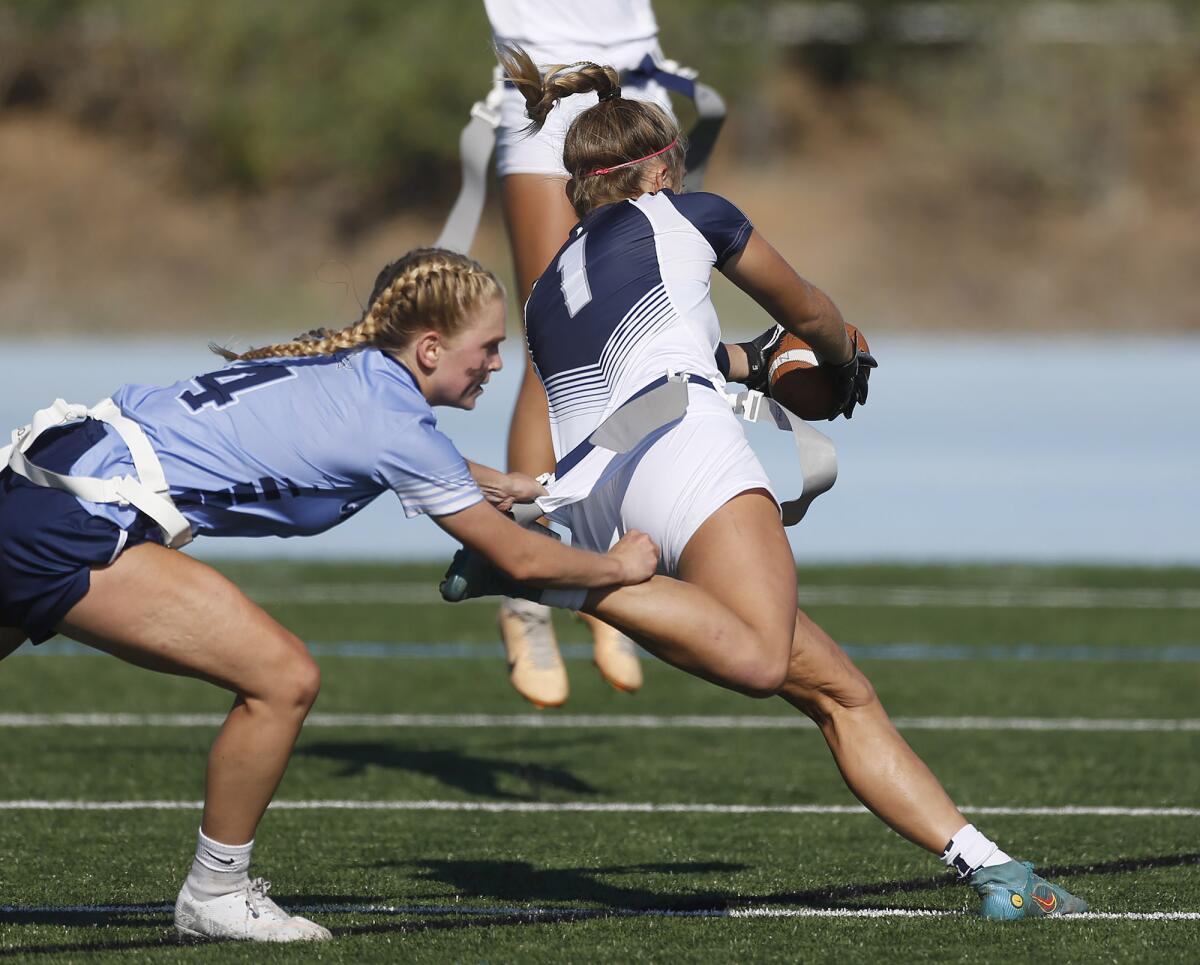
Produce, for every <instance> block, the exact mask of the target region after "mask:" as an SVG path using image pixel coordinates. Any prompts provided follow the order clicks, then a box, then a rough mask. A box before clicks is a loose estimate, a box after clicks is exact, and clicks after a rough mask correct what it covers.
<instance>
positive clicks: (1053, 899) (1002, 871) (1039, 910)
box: [967, 861, 1088, 921]
mask: <svg viewBox="0 0 1200 965" xmlns="http://www.w3.org/2000/svg"><path fill="white" fill-rule="evenodd" d="M967 880H968V881H969V882H970V883H971V887H972V888H974V889H975V890H976V891H977V892H978V893H979V897H981V898H982V899H983V907H982V908H981V909H980V914H982V915H983V917H984V918H989V919H991V920H992V921H1016V920H1018V919H1021V918H1051V917H1053V918H1057V917H1058V916H1059V915H1077V914H1079V913H1080V912H1083V911H1087V910H1088V906H1087V902H1086V901H1084V900H1083V899H1082V898H1076V897H1075V896H1074V895H1073V894H1071V893H1070V892H1069V891H1066V890H1065V889H1063V888H1060V887H1058V885H1052V884H1050V882H1048V881H1047V880H1046V879H1045V878H1043V877H1041V876H1040V875H1037V874H1034V871H1033V865H1032V864H1030V863H1029V862H1028V861H1006V862H1005V863H1004V864H998V865H996V866H995V867H992V868H980V869H979V870H978V871H976V872H975V873H974V874H972V875H971V877H970V878H968V879H967Z"/></svg>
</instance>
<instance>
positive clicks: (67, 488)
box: [0, 399, 192, 549]
mask: <svg viewBox="0 0 1200 965" xmlns="http://www.w3.org/2000/svg"><path fill="white" fill-rule="evenodd" d="M83 419H97V420H99V421H100V422H106V423H108V424H109V425H111V426H112V427H113V428H114V429H116V430H117V433H118V434H119V435H120V436H121V439H122V441H123V442H124V443H125V445H126V447H128V449H129V453H130V455H131V456H132V457H133V466H134V470H135V471H136V473H137V476H136V477H135V476H119V477H116V478H113V479H99V478H97V477H94V476H68V475H64V474H62V473H56V472H51V471H50V470H49V469H44V468H43V467H41V466H38V465H35V464H34V463H32V462H30V461H29V459H27V458H26V455H25V454H26V453H27V452H28V451H29V448H30V447H31V446H32V445H33V443H34V442H35V441H36V440H37V438H38V437H39V436H40V435H41V434H42V433H43V432H46V431H47V430H49V429H55V428H58V427H59V426H65V425H68V424H70V423H72V422H79V421H81V420H83ZM0 465H7V466H8V467H9V468H10V469H11V470H12V471H13V472H15V473H16V474H17V475H19V476H23V477H24V478H26V479H28V480H29V481H30V482H31V483H34V484H35V485H38V486H45V487H47V488H50V489H61V490H63V491H64V492H68V493H70V494H71V495H73V496H76V497H78V498H79V499H83V500H86V501H87V502H89V503H117V504H119V505H121V506H128V505H131V506H134V507H136V508H137V509H139V510H141V511H142V512H143V513H145V514H146V515H147V516H149V517H150V518H151V519H153V520H154V522H155V523H157V524H158V526H159V529H161V530H162V533H163V538H164V540H165V542H166V545H167V546H169V547H170V548H171V549H179V548H180V547H183V546H186V545H187V544H188V543H190V542H191V541H192V528H191V525H190V524H189V523H188V521H187V519H186V518H185V517H184V515H183V513H181V512H180V511H179V510H178V509H177V508H176V506H175V503H174V502H172V500H171V494H170V490H169V487H168V486H167V481H166V477H165V476H164V475H163V471H162V464H161V463H160V462H159V461H158V456H157V455H156V454H155V452H154V447H153V446H151V445H150V440H148V439H147V438H146V434H145V433H144V432H143V431H142V428H141V426H139V425H138V424H137V423H136V422H134V421H133V420H132V419H129V418H127V417H126V416H124V415H123V414H122V413H121V410H120V409H118V408H117V406H116V403H114V402H113V401H112V399H104V400H103V401H101V402H99V403H97V404H96V405H94V406H92V408H90V409H89V408H88V407H87V406H85V405H79V404H77V403H68V402H64V401H63V400H62V399H55V400H54V404H53V405H51V406H47V407H46V408H45V409H41V410H39V411H38V412H36V413H35V414H34V416H33V420H32V421H31V422H30V423H29V425H27V426H25V427H24V428H21V429H16V430H14V431H13V434H12V444H11V445H9V446H6V447H5V448H3V449H0Z"/></svg>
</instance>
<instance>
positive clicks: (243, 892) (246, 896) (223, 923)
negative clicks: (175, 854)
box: [175, 878, 333, 942]
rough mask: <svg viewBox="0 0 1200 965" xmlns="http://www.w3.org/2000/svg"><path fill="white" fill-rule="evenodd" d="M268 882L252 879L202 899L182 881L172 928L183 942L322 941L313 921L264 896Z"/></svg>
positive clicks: (323, 934)
mask: <svg viewBox="0 0 1200 965" xmlns="http://www.w3.org/2000/svg"><path fill="white" fill-rule="evenodd" d="M270 890H271V883H270V882H269V881H263V879H262V878H255V879H254V880H253V881H248V882H246V884H245V885H243V886H242V887H241V888H239V889H238V890H237V891H233V892H230V893H229V894H227V895H221V896H220V897H219V898H212V899H209V900H208V901H204V900H202V899H200V898H197V897H196V896H195V895H193V894H192V892H191V890H190V889H189V888H188V886H187V882H184V884H183V887H182V888H181V889H180V891H179V897H178V898H177V899H176V901H175V931H176V932H177V933H178V934H179V937H180V939H181V940H183V941H213V940H216V941H222V940H223V941H230V940H232V941H243V942H323V941H328V940H329V939H331V938H332V937H333V935H331V934H330V932H329V929H328V928H325V927H323V926H321V925H318V924H317V923H316V922H313V921H309V920H308V919H307V918H301V917H300V916H299V915H289V914H288V913H287V912H286V911H284V910H283V909H282V908H280V907H279V906H278V905H277V904H275V902H273V901H272V900H271V899H270V898H268V897H267V892H268V891H270Z"/></svg>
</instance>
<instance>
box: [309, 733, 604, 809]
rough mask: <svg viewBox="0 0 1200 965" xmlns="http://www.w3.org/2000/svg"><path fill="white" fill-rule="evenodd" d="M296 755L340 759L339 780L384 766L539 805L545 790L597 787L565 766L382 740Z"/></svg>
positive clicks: (577, 790) (468, 790)
mask: <svg viewBox="0 0 1200 965" xmlns="http://www.w3.org/2000/svg"><path fill="white" fill-rule="evenodd" d="M295 756H297V757H316V758H324V759H325V760H331V761H340V762H341V763H342V764H343V765H344V766H343V768H342V770H341V771H340V772H339V773H338V777H357V776H359V775H360V774H363V773H365V772H366V770H367V768H368V767H382V768H389V769H393V770H401V771H408V772H410V773H413V774H423V775H425V776H426V777H432V778H434V779H435V780H437V781H440V782H441V783H442V784H444V785H446V786H447V787H453V788H457V789H458V790H460V791H463V792H465V793H467V794H472V795H477V796H480V797H485V798H500V799H501V800H510V801H512V800H516V801H536V800H539V799H540V797H541V794H540V792H541V791H542V790H545V789H552V790H555V791H564V792H569V793H572V794H595V793H597V790H596V788H594V787H592V785H590V784H588V783H587V782H586V781H583V780H581V779H580V778H578V777H576V776H575V775H574V774H572V773H571V772H570V771H568V770H567V769H566V768H562V767H552V766H548V765H545V764H533V763H529V762H526V761H508V760H500V759H496V758H488V757H473V756H472V755H470V754H464V753H462V752H461V751H458V750H452V749H448V750H439V749H436V748H435V749H428V748H420V749H415V748H409V747H401V746H397V745H395V744H386V743H382V742H376V743H361V744H347V743H340V742H333V741H330V742H327V743H319V744H304V745H303V746H301V747H298V748H296V755H295ZM502 777H507V778H511V779H513V780H517V781H522V782H524V783H525V784H526V785H527V786H528V787H529V792H528V793H525V794H518V793H515V792H512V791H506V790H503V789H502V788H501V787H500V779H501V778H502Z"/></svg>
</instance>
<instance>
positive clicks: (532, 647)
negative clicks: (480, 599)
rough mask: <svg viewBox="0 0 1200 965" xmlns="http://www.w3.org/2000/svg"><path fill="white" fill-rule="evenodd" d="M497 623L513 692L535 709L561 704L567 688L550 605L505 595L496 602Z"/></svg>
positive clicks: (565, 672) (565, 674)
mask: <svg viewBox="0 0 1200 965" xmlns="http://www.w3.org/2000/svg"><path fill="white" fill-rule="evenodd" d="M499 622H500V636H501V638H502V639H503V640H504V650H505V653H506V654H507V655H508V675H509V680H510V681H511V682H512V685H513V687H515V688H516V691H517V693H519V694H520V695H521V696H522V697H524V698H525V699H526V700H528V701H529V702H530V703H531V704H533V705H534V706H535V707H538V708H543V707H559V706H561V705H562V704H564V703H565V702H566V700H567V696H568V695H569V694H570V692H571V688H570V684H569V683H568V682H567V668H566V667H565V666H564V665H563V661H562V655H561V654H559V652H558V642H557V641H556V640H555V639H554V624H553V623H551V622H550V608H549V607H548V606H543V605H542V604H541V603H532V602H530V601H529V600H516V599H512V598H509V597H506V598H505V599H504V601H503V602H502V603H501V604H500V621H499Z"/></svg>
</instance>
